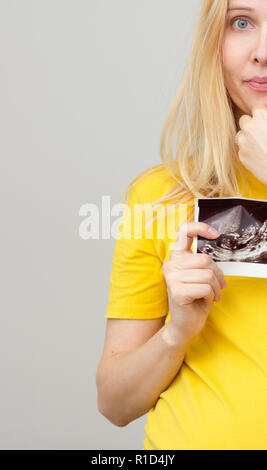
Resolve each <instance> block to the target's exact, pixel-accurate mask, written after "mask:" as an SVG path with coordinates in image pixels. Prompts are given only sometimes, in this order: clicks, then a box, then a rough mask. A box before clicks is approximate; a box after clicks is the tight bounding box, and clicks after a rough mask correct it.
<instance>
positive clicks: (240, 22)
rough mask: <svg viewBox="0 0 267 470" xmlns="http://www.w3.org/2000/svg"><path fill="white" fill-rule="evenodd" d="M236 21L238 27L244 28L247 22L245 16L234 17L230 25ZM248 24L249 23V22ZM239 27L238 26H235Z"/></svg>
mask: <svg viewBox="0 0 267 470" xmlns="http://www.w3.org/2000/svg"><path fill="white" fill-rule="evenodd" d="M236 22H239V25H240V29H246V23H249V21H248V20H246V19H245V18H235V19H234V20H233V21H232V25H233V24H234V23H236ZM249 24H250V23H249ZM237 29H239V28H237Z"/></svg>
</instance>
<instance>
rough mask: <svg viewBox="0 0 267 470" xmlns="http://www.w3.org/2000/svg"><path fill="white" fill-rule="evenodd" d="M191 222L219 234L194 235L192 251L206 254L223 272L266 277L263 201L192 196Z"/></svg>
mask: <svg viewBox="0 0 267 470" xmlns="http://www.w3.org/2000/svg"><path fill="white" fill-rule="evenodd" d="M195 222H205V223H207V224H209V225H211V226H212V227H214V228H215V229H216V230H218V232H219V233H220V236H219V237H217V238H216V239H213V240H210V239H208V238H203V237H201V236H198V237H195V238H194V248H193V251H194V253H207V254H209V255H210V256H211V257H212V259H213V260H214V261H215V262H216V263H218V265H219V266H220V268H221V269H222V270H223V272H224V274H228V275H233V276H234V275H236V276H251V277H264V278H267V201H265V200H260V199H248V198H233V197H226V198H206V199H204V198H203V199H200V198H198V199H195Z"/></svg>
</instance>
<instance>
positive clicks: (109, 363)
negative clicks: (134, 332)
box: [96, 323, 189, 426]
mask: <svg viewBox="0 0 267 470" xmlns="http://www.w3.org/2000/svg"><path fill="white" fill-rule="evenodd" d="M188 344H189V343H188V342H187V341H186V340H184V339H183V338H181V337H179V334H178V332H177V331H173V327H172V325H171V324H169V323H167V324H165V325H164V326H163V327H162V328H161V329H160V330H159V331H158V332H157V333H156V334H155V335H153V336H152V337H151V338H150V339H149V340H148V341H147V342H146V343H145V344H143V345H142V346H140V347H139V348H137V349H136V350H134V351H131V352H127V353H121V354H118V355H116V356H115V357H111V358H109V359H107V360H105V362H104V364H103V365H102V366H100V367H99V368H98V371H97V376H96V384H97V390H98V408H99V410H100V412H101V413H102V414H103V415H104V416H105V417H106V418H107V419H109V421H111V422H112V423H113V424H116V425H118V426H125V425H126V424H128V423H129V422H131V421H133V420H134V419H137V418H139V417H140V416H142V415H144V414H145V413H147V412H148V411H149V410H150V408H152V407H153V406H154V405H155V404H156V402H157V400H158V398H159V395H160V394H161V393H162V392H163V391H164V390H165V389H166V388H167V387H168V385H169V384H170V383H171V381H172V380H173V379H174V377H175V376H176V374H177V372H178V371H179V369H180V367H181V365H182V363H183V359H184V356H185V352H186V348H187V347H188Z"/></svg>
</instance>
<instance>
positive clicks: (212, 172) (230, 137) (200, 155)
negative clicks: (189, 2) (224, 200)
mask: <svg viewBox="0 0 267 470" xmlns="http://www.w3.org/2000/svg"><path fill="white" fill-rule="evenodd" d="M227 8H228V0H202V3H201V5H200V11H199V15H198V16H199V18H198V21H197V25H196V28H195V33H194V36H193V41H192V45H191V52H190V55H189V60H188V63H187V65H186V67H185V70H184V74H183V77H182V80H181V83H180V85H179V88H178V91H177V93H176V96H175V98H174V101H173V103H172V104H171V107H170V109H169V112H168V114H167V118H166V120H165V123H164V125H163V129H162V134H161V139H160V155H161V160H162V163H163V167H164V168H166V169H167V170H168V173H169V175H170V176H171V177H172V178H173V179H174V180H175V183H174V185H173V186H172V188H171V190H170V191H169V192H168V193H167V194H166V195H165V196H164V197H161V198H159V199H157V200H155V201H153V204H159V203H165V202H167V203H168V202H169V201H171V200H172V203H174V204H180V203H186V204H187V205H188V207H189V208H190V207H191V212H190V211H189V220H191V219H192V217H193V212H194V201H191V203H190V202H188V201H190V199H192V198H194V197H196V198H207V197H227V196H237V197H238V196H241V193H240V189H239V185H238V180H237V171H240V174H241V175H242V177H243V181H244V182H245V183H246V177H245V173H244V171H243V167H242V165H241V164H240V160H239V158H238V155H237V150H236V144H235V139H234V138H235V134H236V132H237V129H238V124H237V119H236V115H235V106H234V104H233V102H232V100H231V97H230V95H229V94H228V91H227V89H226V87H225V83H224V74H223V66H222V54H221V47H222V40H223V34H224V29H225V24H226V15H227ZM173 147H174V150H173ZM173 151H174V155H173ZM161 169H162V164H160V165H156V166H154V167H152V168H150V169H149V170H145V171H144V172H143V173H141V174H139V175H138V176H137V177H136V178H135V179H134V180H133V181H132V182H131V183H130V184H129V185H128V187H127V188H126V190H125V191H124V193H123V195H122V199H125V197H127V195H128V193H129V191H130V190H131V188H132V187H133V186H134V185H135V184H136V183H137V182H138V181H140V180H141V179H142V178H143V177H144V176H146V175H149V174H152V173H155V172H158V171H159V170H161ZM156 217H157V216H156Z"/></svg>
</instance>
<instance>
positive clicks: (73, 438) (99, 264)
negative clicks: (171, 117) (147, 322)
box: [0, 0, 200, 449]
mask: <svg viewBox="0 0 267 470" xmlns="http://www.w3.org/2000/svg"><path fill="white" fill-rule="evenodd" d="M199 4H200V0H190V1H187V2H181V1H178V0H134V1H133V0H87V1H85V0H64V1H63V0H31V1H30V0H16V1H15V0H5V1H4V0H1V1H0V62H1V63H0V65H1V69H0V80H1V87H0V93H1V97H0V98H1V99H0V102H1V107H0V109H1V111H0V126H1V139H0V146H1V159H0V161H1V167H0V179H1V181H0V191H1V198H0V204H1V207H0V210H1V264H0V266H1V296H0V302H1V305H0V308H1V325H0V380H1V383H0V389H1V400H0V447H1V449H142V443H143V438H144V424H145V422H146V416H144V417H142V418H140V419H138V420H136V421H134V422H132V423H131V424H129V425H128V426H127V427H124V428H118V427H116V426H114V425H112V424H111V423H110V422H109V421H107V420H106V418H104V417H103V416H102V415H101V414H100V413H99V412H98V410H97V402H96V386H95V372H96V368H97V364H98V361H99V359H100V356H101V352H102V348H103V342H104V333H105V319H104V314H105V309H106V306H107V301H108V292H109V277H110V270H111V262H112V256H113V249H114V244H115V239H113V238H111V239H110V240H103V239H101V237H100V239H99V240H83V239H82V238H81V237H80V236H79V225H80V223H81V221H82V220H83V218H81V216H79V209H80V207H81V206H82V205H83V204H86V203H94V204H96V205H97V206H98V207H99V210H100V213H101V198H102V196H103V195H110V196H111V204H116V203H117V202H118V201H119V198H120V197H121V194H122V192H123V190H124V189H125V188H126V186H127V184H128V183H129V182H130V181H131V180H132V179H133V178H135V177H136V176H137V174H139V173H140V172H141V171H143V170H145V169H147V168H150V167H151V166H154V165H156V164H158V163H160V154H159V140H160V132H161V129H162V125H163V122H164V119H165V117H166V113H167V111H168V109H169V106H170V104H171V101H172V99H173V96H174V93H175V91H176V89H177V86H178V83H179V80H180V78H181V75H182V72H183V69H184V65H185V63H186V59H187V57H188V52H189V49H190V42H191V39H192V32H193V29H194V25H195V19H196V14H197V8H198V6H199Z"/></svg>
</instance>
